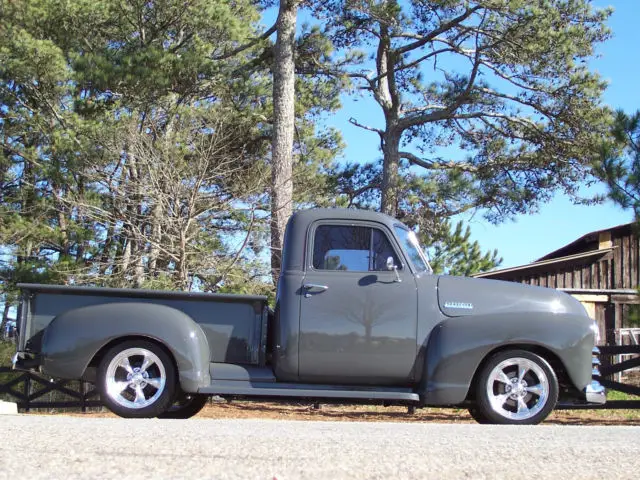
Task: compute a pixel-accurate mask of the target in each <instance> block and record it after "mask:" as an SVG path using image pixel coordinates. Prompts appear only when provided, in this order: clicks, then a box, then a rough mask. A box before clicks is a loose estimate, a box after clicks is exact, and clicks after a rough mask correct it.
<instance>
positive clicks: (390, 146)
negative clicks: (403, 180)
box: [381, 130, 400, 217]
mask: <svg viewBox="0 0 640 480" xmlns="http://www.w3.org/2000/svg"><path fill="white" fill-rule="evenodd" d="M382 151H383V155H384V159H383V164H382V205H381V211H382V213H386V214H387V215H391V216H392V217H396V216H397V215H398V166H399V164H400V135H398V134H396V133H395V132H394V131H391V132H389V130H387V132H385V134H384V135H383V138H382Z"/></svg>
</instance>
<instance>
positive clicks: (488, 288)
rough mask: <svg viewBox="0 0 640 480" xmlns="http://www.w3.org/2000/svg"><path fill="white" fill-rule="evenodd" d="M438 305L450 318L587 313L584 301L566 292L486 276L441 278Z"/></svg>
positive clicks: (444, 276)
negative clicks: (490, 278) (483, 277)
mask: <svg viewBox="0 0 640 480" xmlns="http://www.w3.org/2000/svg"><path fill="white" fill-rule="evenodd" d="M438 305H439V307H440V310H441V311H442V313H444V314H445V315H447V316H448V317H461V316H468V315H486V314H497V313H517V312H529V313H532V312H545V313H554V314H567V313H568V314H574V315H583V316H587V312H586V310H585V309H584V307H583V306H582V304H581V303H580V302H579V301H577V300H576V299H575V298H573V297H571V296H570V295H567V294H566V293H564V292H560V291H558V290H554V289H551V288H543V287H534V286H531V285H523V284H521V283H514V282H504V281H499V280H486V279H482V278H468V277H451V276H447V275H442V276H440V277H439V278H438Z"/></svg>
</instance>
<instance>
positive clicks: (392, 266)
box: [387, 257, 402, 282]
mask: <svg viewBox="0 0 640 480" xmlns="http://www.w3.org/2000/svg"><path fill="white" fill-rule="evenodd" d="M387 270H389V271H392V270H393V272H394V273H395V274H396V282H401V281H402V279H401V278H400V274H399V273H398V266H397V265H396V264H395V262H394V261H393V257H387Z"/></svg>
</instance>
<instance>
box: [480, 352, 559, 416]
mask: <svg viewBox="0 0 640 480" xmlns="http://www.w3.org/2000/svg"><path fill="white" fill-rule="evenodd" d="M558 392H559V387H558V379H557V377H556V374H555V372H554V371H553V369H552V368H551V365H549V363H548V362H547V361H546V360H545V359H544V358H542V357H541V356H539V355H536V354H535V353H533V352H529V351H526V350H519V349H518V350H515V349H514V350H506V351H502V352H498V353H496V354H494V355H492V356H491V357H490V358H488V359H487V360H486V362H485V364H484V367H483V368H482V371H481V372H480V373H479V376H478V378H477V380H476V383H475V404H474V405H473V406H472V409H474V410H475V413H477V415H475V416H474V418H476V420H478V422H480V423H499V424H516V425H518V424H519V425H534V424H537V423H540V422H541V421H542V420H544V419H545V418H547V416H548V415H549V414H550V413H551V411H552V410H553V409H554V407H555V405H556V402H557V401H558ZM473 413H474V412H472V414H473ZM484 420H486V422H485V421H484Z"/></svg>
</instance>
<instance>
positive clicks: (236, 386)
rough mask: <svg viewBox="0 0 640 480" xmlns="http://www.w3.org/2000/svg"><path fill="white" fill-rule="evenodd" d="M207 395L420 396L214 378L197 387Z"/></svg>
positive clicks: (398, 391) (395, 391) (406, 398)
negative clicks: (211, 381)
mask: <svg viewBox="0 0 640 480" xmlns="http://www.w3.org/2000/svg"><path fill="white" fill-rule="evenodd" d="M198 393H203V394H207V395H243V396H244V395H246V396H256V397H303V398H336V399H338V398H344V399H360V400H394V401H403V402H418V401H420V396H419V395H418V394H417V393H414V392H412V391H411V390H410V389H408V388H404V389H391V388H372V387H348V386H344V387H336V386H335V385H313V384H298V383H271V382H268V383H262V382H242V381H233V380H215V381H214V383H213V384H211V385H209V386H208V387H204V388H200V389H198Z"/></svg>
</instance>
